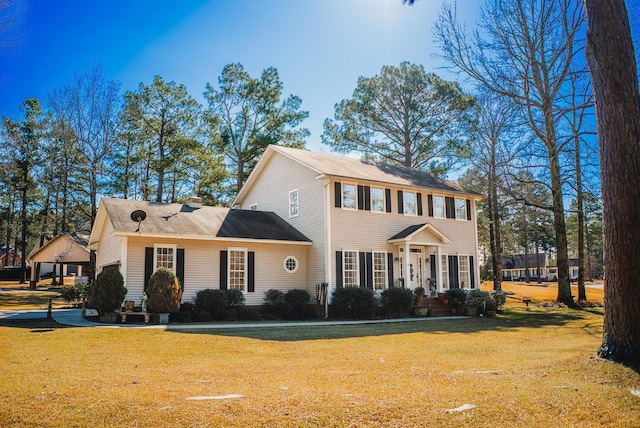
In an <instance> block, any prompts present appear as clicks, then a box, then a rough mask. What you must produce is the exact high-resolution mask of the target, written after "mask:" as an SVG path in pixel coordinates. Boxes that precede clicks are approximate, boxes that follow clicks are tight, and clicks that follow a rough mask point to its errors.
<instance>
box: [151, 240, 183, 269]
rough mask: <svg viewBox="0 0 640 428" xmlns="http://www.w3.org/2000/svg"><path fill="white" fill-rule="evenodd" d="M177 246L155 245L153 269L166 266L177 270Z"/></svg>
mask: <svg viewBox="0 0 640 428" xmlns="http://www.w3.org/2000/svg"><path fill="white" fill-rule="evenodd" d="M176 252H177V250H176V246H175V245H170V244H169V245H168V244H156V245H154V263H153V265H154V266H153V271H154V272H155V271H156V270H157V269H158V268H161V267H164V268H167V269H169V270H172V271H174V272H175V271H176Z"/></svg>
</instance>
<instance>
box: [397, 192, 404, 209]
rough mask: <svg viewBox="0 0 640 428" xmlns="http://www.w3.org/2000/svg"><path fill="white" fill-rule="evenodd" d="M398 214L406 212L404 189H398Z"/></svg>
mask: <svg viewBox="0 0 640 428" xmlns="http://www.w3.org/2000/svg"><path fill="white" fill-rule="evenodd" d="M398 214H404V200H403V197H402V190H398Z"/></svg>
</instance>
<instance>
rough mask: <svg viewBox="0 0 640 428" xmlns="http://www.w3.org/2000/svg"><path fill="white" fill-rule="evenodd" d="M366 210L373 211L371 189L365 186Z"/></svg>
mask: <svg viewBox="0 0 640 428" xmlns="http://www.w3.org/2000/svg"><path fill="white" fill-rule="evenodd" d="M364 209H365V210H367V211H371V187H370V186H364Z"/></svg>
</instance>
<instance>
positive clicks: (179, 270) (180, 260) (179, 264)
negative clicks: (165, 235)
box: [176, 248, 184, 291]
mask: <svg viewBox="0 0 640 428" xmlns="http://www.w3.org/2000/svg"><path fill="white" fill-rule="evenodd" d="M176 276H177V277H178V281H180V289H181V290H182V291H184V248H178V257H177V260H176Z"/></svg>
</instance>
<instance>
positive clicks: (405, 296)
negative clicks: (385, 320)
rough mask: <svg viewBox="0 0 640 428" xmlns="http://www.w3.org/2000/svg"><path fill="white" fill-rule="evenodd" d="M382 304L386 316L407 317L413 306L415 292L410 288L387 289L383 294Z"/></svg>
mask: <svg viewBox="0 0 640 428" xmlns="http://www.w3.org/2000/svg"><path fill="white" fill-rule="evenodd" d="M423 291H424V289H423ZM381 303H382V307H383V308H384V313H385V315H389V316H407V315H408V314H409V313H410V311H411V305H412V304H413V291H411V289H409V288H400V287H392V288H387V289H386V290H384V291H383V292H382V296H381Z"/></svg>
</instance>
